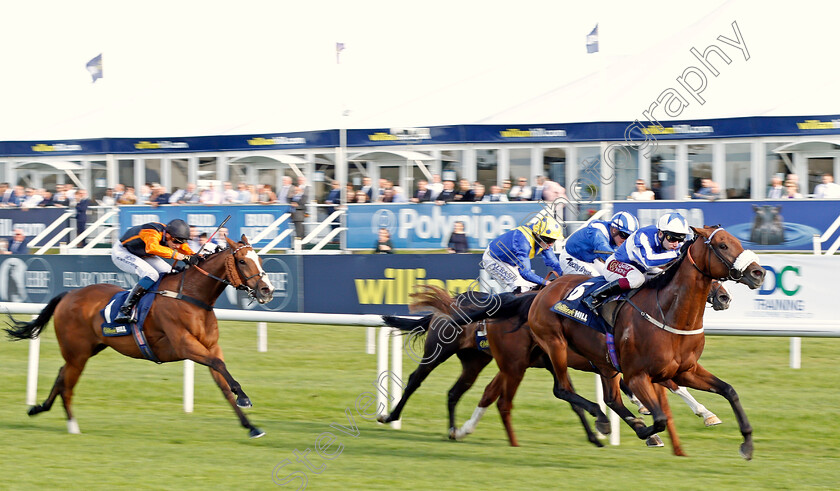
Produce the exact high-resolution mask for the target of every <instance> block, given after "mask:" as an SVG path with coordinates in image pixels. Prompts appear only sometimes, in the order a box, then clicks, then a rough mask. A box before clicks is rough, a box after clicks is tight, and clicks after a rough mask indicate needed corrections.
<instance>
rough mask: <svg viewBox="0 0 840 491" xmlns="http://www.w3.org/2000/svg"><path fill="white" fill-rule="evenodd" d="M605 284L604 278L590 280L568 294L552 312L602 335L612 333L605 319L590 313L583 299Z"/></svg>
mask: <svg viewBox="0 0 840 491" xmlns="http://www.w3.org/2000/svg"><path fill="white" fill-rule="evenodd" d="M605 283H607V280H606V279H605V278H604V277H603V276H595V277H593V278H590V279H588V280H586V281H584V282H583V283H581V284H579V285H578V286H576V287H575V288H572V290H571V291H570V292H569V293H568V294H566V297H565V298H563V299H562V300H560V301H559V302H557V303H556V304H554V306H553V307H551V310H552V311H554V312H556V313H558V314H560V315H562V316H564V317H568V318H569V319H572V320H573V321H577V322H579V323H581V324H584V325H586V326H589V327H591V328H592V329H595V330H596V331H598V332H600V333H604V334H606V333H608V332H609V331H610V329H609V327H608V326H607V325H606V322H605V321H604V319H603V318H602V317H601V316H600V315H597V314H594V313H593V312H592V311H590V310H589V307H587V306H586V305H585V304H584V303H583V299H584V298H586V296H587V295H589V294H590V293H591V292H592V291H594V290H595V289H597V288H599V287H601V286H603V285H604V284H605Z"/></svg>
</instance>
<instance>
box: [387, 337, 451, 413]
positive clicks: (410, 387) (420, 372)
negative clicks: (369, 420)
mask: <svg viewBox="0 0 840 491" xmlns="http://www.w3.org/2000/svg"><path fill="white" fill-rule="evenodd" d="M430 336H431V335H430ZM435 347H442V349H443V351H442V352H441V353H438V354H437V355H436V356H434V358H432V359H431V360H430V361H428V362H426V363H423V362H422V361H421V362H420V364H419V365H418V366H417V369H416V370H414V371H413V372H411V375H409V377H408V383H407V384H406V386H405V390H404V391H403V395H402V397H400V400H399V402H397V405H396V406H395V407H394V410H393V411H391V412H390V413H389V414H381V415H379V417H378V418H376V420H377V421H379V422H380V423H390V422H392V421H397V420H398V419H400V415H401V414H402V411H403V408H405V405H406V403H408V399H409V398H410V397H411V396H412V394H414V391H416V390H417V389H419V388H420V385H421V384H422V383H423V381H424V380H426V377H428V376H429V374H430V373H432V371H433V370H434V369H435V368H437V367H438V365H440V364H441V363H443V362H445V361H446V360H448V359H449V358H450V357H451V356H452V355H454V354H455V351H456V349H457V346H456V345H455V344H454V343H450V344H443V343H435V344H434V346H432V347H431V348H430V343H426V350H425V352H424V358H423V359H425V358H426V357H425V355H426V354H430V353H435V349H434V348H435ZM430 356H431V355H430Z"/></svg>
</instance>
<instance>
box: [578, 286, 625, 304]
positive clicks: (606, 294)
mask: <svg viewBox="0 0 840 491" xmlns="http://www.w3.org/2000/svg"><path fill="white" fill-rule="evenodd" d="M623 291H624V288H622V287H621V285H620V284H619V282H618V280H615V281H610V282H609V283H607V284H605V285H603V286H601V287H600V288H598V289H597V290H595V291H594V292H592V293H591V294H589V295H587V296H586V297H584V299H583V303H584V304H585V305H586V306H587V307H589V310H591V311H593V312H595V309H596V308H598V307H600V306H601V304H602V303H604V300H606V299H608V298H610V297H611V296H613V295H616V294H618V293H621V292H623Z"/></svg>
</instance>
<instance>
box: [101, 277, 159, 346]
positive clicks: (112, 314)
mask: <svg viewBox="0 0 840 491" xmlns="http://www.w3.org/2000/svg"><path fill="white" fill-rule="evenodd" d="M159 283H160V281H159V280H158V281H157V282H155V284H154V285H152V287H151V288H150V289H149V292H148V293H146V294H145V295H143V296H142V297H140V301H139V302H137V305H135V306H134V312H135V316H134V317H135V318H136V319H137V323H136V325H137V329H138V330H141V331H142V329H143V321H144V320H146V316H147V315H148V314H149V309H151V308H152V302H153V301H154V299H155V295H154V293H153V292H156V291H157V287H158V284H159ZM129 293H130V292H129V291H127V290H122V291H120V292H117V294H116V295H114V296H113V297H111V300H110V301H109V302H108V304H107V305H105V308H104V309H102V310H101V311H100V312H99V313H100V314H101V315H102V318H103V319H105V322H103V323H102V335H103V336H128V335H129V334H131V329H129V327H128V326H127V325H126V324H118V323H115V322H114V321H113V319H116V318H117V316H118V315H119V313H120V306H122V304H123V302H124V301H125V299H126V297H127V296H128V294H129ZM150 293H151V294H150Z"/></svg>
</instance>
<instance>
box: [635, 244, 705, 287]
mask: <svg viewBox="0 0 840 491" xmlns="http://www.w3.org/2000/svg"><path fill="white" fill-rule="evenodd" d="M696 240H697V236H696V235H695V236H694V237H693V238H691V239H689V240H686V241H685V243H683V245H682V247H680V255H679V257H677V259H676V260H675V261H673V262H672V263H671V264H670V265H669V266H668V268H667V269H665V271H664V272H663V273H662V274H660V275H659V276H657V277H655V278H653V279H651V280H650V281H649V282H647V284H646V285H645V287H646V288H651V289H654V290H661V289H663V288H665V287H666V286H668V284H669V283H670V282H671V280H672V279H674V276H675V275H676V274H677V271H678V270H679V269H680V264H682V262H683V261H685V258H686V257H687V256H688V254H689V252H688V249H689V248H690V247H691V245H692V244H694V242H695V241H696Z"/></svg>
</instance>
